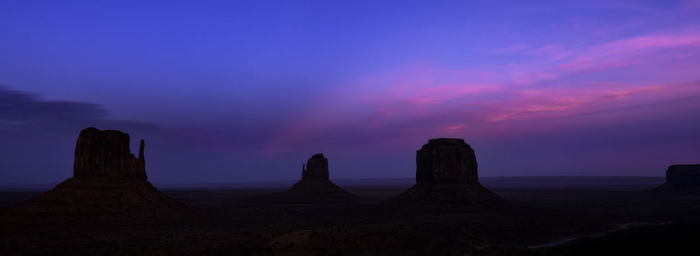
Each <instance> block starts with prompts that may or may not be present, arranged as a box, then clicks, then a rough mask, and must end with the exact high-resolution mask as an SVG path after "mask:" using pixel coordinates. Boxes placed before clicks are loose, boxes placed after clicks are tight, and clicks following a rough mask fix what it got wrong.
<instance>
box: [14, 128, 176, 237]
mask: <svg viewBox="0 0 700 256" xmlns="http://www.w3.org/2000/svg"><path fill="white" fill-rule="evenodd" d="M145 165H146V164H145V158H144V141H143V140H142V141H141V144H140V148H139V157H138V158H136V157H135V156H134V155H133V154H131V151H130V150H129V135H128V134H126V133H122V132H120V131H114V130H105V131H101V130H98V129H96V128H87V129H84V130H82V131H81V132H80V135H79V137H78V142H77V144H76V148H75V160H74V163H73V177H72V178H69V179H67V180H65V181H64V182H61V183H60V184H58V185H56V187H55V188H53V189H51V190H49V191H48V192H46V193H44V194H42V195H39V196H37V197H35V198H32V199H30V200H28V201H26V202H23V203H20V204H18V205H16V206H15V207H12V208H10V209H9V210H8V211H7V212H6V213H5V216H3V217H4V218H3V220H4V221H7V222H12V223H11V224H20V223H23V224H32V223H44V222H84V221H90V220H109V221H112V220H117V219H126V220H134V219H141V218H150V217H157V218H160V217H166V216H172V215H173V214H176V213H181V212H187V211H189V208H188V207H187V206H185V205H183V204H181V203H179V202H177V201H175V200H173V199H171V198H169V197H167V196H166V195H164V194H162V193H160V192H159V191H158V190H156V188H155V187H153V185H151V183H149V182H148V181H147V180H146V170H145ZM3 224H7V223H3Z"/></svg>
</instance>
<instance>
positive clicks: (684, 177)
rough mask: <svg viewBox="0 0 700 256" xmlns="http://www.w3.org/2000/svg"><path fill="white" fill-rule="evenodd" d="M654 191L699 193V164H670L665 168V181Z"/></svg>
mask: <svg viewBox="0 0 700 256" xmlns="http://www.w3.org/2000/svg"><path fill="white" fill-rule="evenodd" d="M654 191H655V192H662V193H676V194H700V164H683V165H680V164H679V165H671V166H669V167H668V169H667V170H666V183H664V184H663V185H661V186H659V187H657V188H656V189H654Z"/></svg>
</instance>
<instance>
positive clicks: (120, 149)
mask: <svg viewBox="0 0 700 256" xmlns="http://www.w3.org/2000/svg"><path fill="white" fill-rule="evenodd" d="M129 140H130V139H129V134H126V133H123V132H120V131H115V130H105V131H100V130H98V129H97V128H92V127H91V128H87V129H85V130H82V131H81V132H80V135H79V136H78V142H77V143H76V145H75V160H74V162H73V177H76V178H77V177H111V178H137V179H143V180H146V161H145V159H144V156H143V149H144V141H143V140H141V145H140V147H139V157H138V158H136V157H135V156H134V154H132V153H131V150H130V149H129Z"/></svg>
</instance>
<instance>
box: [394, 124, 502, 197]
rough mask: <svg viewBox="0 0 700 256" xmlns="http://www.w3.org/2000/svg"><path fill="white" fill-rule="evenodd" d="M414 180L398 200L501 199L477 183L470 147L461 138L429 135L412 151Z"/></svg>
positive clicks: (473, 158)
mask: <svg viewBox="0 0 700 256" xmlns="http://www.w3.org/2000/svg"><path fill="white" fill-rule="evenodd" d="M416 165H417V168H416V184H415V185H414V186H413V187H411V188H410V189H408V190H407V191H406V192H404V193H402V194H400V195H399V196H397V197H396V198H395V199H394V201H396V202H400V203H438V204H441V203H456V204H482V203H495V202H502V201H503V199H501V198H500V197H499V196H498V195H496V194H494V193H493V192H491V191H489V190H488V189H486V188H484V187H483V186H482V185H481V184H480V183H479V176H478V165H477V162H476V156H475V154H474V150H473V149H472V148H471V146H469V144H467V143H465V142H464V140H463V139H452V138H439V139H431V140H429V141H428V143H427V144H425V145H423V147H421V149H420V150H418V151H417V152H416Z"/></svg>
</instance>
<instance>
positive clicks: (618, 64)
mask: <svg viewBox="0 0 700 256" xmlns="http://www.w3.org/2000/svg"><path fill="white" fill-rule="evenodd" d="M143 2H148V3H143ZM379 2H381V3H379ZM698 13H700V1H698V0H684V1H669V0H663V1H451V2H450V1H424V2H423V3H409V2H408V1H395V2H391V1H356V0H355V1H222V2H219V3H217V2H207V3H203V2H202V1H191V2H181V1H178V2H174V1H163V2H156V1H133V2H129V1H13V0H9V1H2V2H0V85H2V86H0V141H2V143H0V156H1V157H0V180H1V182H0V183H3V184H12V183H16V184H29V183H50V182H55V181H60V180H62V179H65V178H67V177H69V176H70V175H71V173H72V161H73V158H72V157H73V149H74V147H75V139H76V138H77V135H78V133H79V131H80V130H81V129H83V128H86V127H89V126H96V127H98V128H100V129H120V130H122V131H124V132H127V133H130V134H131V136H132V150H134V149H135V147H136V146H137V145H136V144H137V143H136V142H137V140H138V139H145V140H146V160H147V172H148V175H149V179H150V180H151V181H153V182H156V183H210V182H222V183H227V182H248V181H268V180H292V179H297V178H298V177H299V176H300V172H301V164H302V163H304V162H305V161H306V159H308V157H310V156H311V155H312V154H313V153H319V152H322V153H324V154H326V156H327V157H328V158H329V161H330V168H331V177H332V178H392V177H413V176H414V173H415V150H417V149H418V148H420V146H421V145H422V144H424V143H426V142H427V140H428V139H429V138H434V137H460V138H464V139H465V140H466V141H467V143H469V144H471V145H472V146H473V147H474V148H475V150H476V154H477V158H478V161H479V166H480V175H481V176H529V175H643V176H662V175H664V171H665V168H666V167H667V166H668V165H670V164H674V163H698V162H700V15H698Z"/></svg>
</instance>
